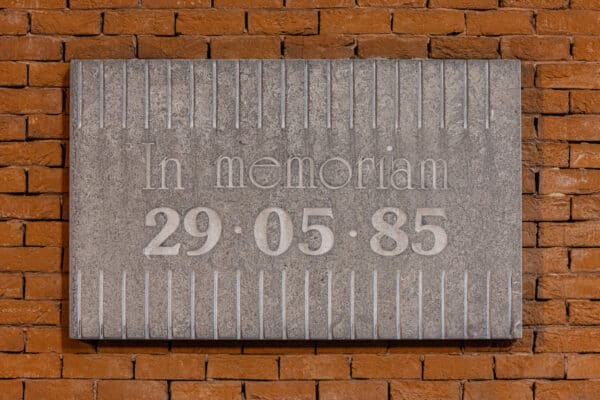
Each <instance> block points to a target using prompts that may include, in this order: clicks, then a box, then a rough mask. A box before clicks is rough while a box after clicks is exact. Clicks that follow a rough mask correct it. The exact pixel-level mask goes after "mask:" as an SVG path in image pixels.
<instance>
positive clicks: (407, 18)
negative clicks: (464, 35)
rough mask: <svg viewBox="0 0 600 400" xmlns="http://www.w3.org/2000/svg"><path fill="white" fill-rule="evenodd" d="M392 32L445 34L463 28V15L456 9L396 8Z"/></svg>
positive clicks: (460, 30)
mask: <svg viewBox="0 0 600 400" xmlns="http://www.w3.org/2000/svg"><path fill="white" fill-rule="evenodd" d="M393 30H394V32H396V33H409V34H414V35H447V34H452V33H459V32H463V31H464V30H465V16H464V13H463V12H462V11H457V10H397V11H395V12H394V27H393Z"/></svg>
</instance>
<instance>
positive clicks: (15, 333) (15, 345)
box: [0, 326, 25, 393]
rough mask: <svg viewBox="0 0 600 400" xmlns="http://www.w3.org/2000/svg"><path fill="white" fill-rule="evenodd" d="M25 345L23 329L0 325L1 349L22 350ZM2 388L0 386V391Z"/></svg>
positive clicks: (5, 350)
mask: <svg viewBox="0 0 600 400" xmlns="http://www.w3.org/2000/svg"><path fill="white" fill-rule="evenodd" d="M24 347H25V341H24V340H23V329H22V328H20V327H14V326H2V327H0V351H3V352H21V351H23V349H24ZM1 392H2V388H1V387H0V393H1Z"/></svg>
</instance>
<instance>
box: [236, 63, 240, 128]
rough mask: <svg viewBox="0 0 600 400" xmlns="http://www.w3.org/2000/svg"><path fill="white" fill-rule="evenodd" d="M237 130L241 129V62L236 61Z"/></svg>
mask: <svg viewBox="0 0 600 400" xmlns="http://www.w3.org/2000/svg"><path fill="white" fill-rule="evenodd" d="M235 129H240V60H236V61H235Z"/></svg>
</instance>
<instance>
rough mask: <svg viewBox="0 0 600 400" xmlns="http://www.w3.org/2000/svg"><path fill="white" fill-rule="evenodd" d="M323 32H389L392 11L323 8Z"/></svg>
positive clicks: (321, 24) (321, 16) (321, 26)
mask: <svg viewBox="0 0 600 400" xmlns="http://www.w3.org/2000/svg"><path fill="white" fill-rule="evenodd" d="M320 32H321V33H389V32H390V12H389V11H388V10H384V9H381V8H355V9H345V10H322V11H321V15H320Z"/></svg>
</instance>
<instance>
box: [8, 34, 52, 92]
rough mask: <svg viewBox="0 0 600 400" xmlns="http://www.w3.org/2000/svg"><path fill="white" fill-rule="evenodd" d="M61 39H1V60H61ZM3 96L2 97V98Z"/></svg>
mask: <svg viewBox="0 0 600 400" xmlns="http://www.w3.org/2000/svg"><path fill="white" fill-rule="evenodd" d="M61 56H62V44H61V41H60V39H58V38H53V37H46V36H2V37H0V60H9V61H12V60H60V58H61ZM2 97H3V95H0V98H2Z"/></svg>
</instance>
